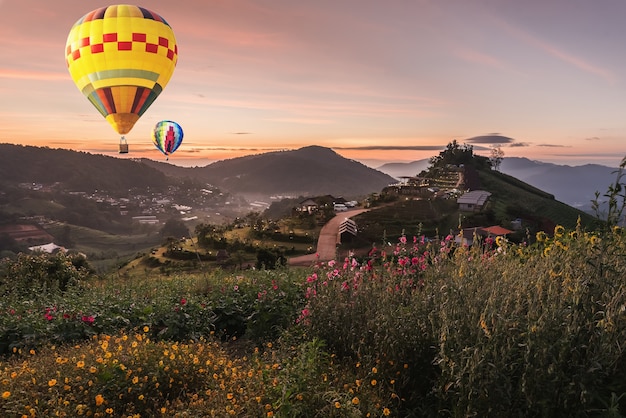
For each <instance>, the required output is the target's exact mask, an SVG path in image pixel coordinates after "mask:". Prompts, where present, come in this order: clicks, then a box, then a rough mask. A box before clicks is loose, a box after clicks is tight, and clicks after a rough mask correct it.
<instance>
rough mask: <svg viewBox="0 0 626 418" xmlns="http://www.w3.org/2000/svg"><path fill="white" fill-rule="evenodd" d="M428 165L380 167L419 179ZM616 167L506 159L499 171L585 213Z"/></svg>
mask: <svg viewBox="0 0 626 418" xmlns="http://www.w3.org/2000/svg"><path fill="white" fill-rule="evenodd" d="M428 165H429V162H428V159H423V160H417V161H412V162H409V163H389V164H384V165H382V166H380V167H378V168H377V170H379V171H382V172H383V173H387V174H389V175H390V176H393V177H394V178H396V179H400V178H402V177H406V176H416V175H417V174H419V173H420V172H421V171H422V170H425V169H426V168H427V167H428ZM616 170H617V168H616V167H607V166H604V165H599V164H585V165H580V166H569V165H559V164H553V163H546V162H541V161H535V160H531V159H528V158H522V157H505V158H503V159H502V163H501V165H500V171H501V172H502V173H505V174H508V175H510V176H513V177H515V178H517V179H518V180H521V181H523V182H525V183H528V184H530V185H532V186H534V187H536V188H538V189H540V190H543V191H545V192H548V193H550V194H552V195H554V197H555V199H556V200H558V201H561V202H563V203H566V204H568V205H570V206H573V207H575V208H578V209H581V210H583V211H585V212H590V211H591V208H592V206H591V200H593V199H594V198H595V193H596V192H600V195H602V194H604V193H605V192H606V190H607V188H608V187H609V185H611V184H612V183H614V182H615V178H616V174H615V172H616Z"/></svg>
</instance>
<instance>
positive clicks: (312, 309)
mask: <svg viewBox="0 0 626 418" xmlns="http://www.w3.org/2000/svg"><path fill="white" fill-rule="evenodd" d="M538 239H539V242H537V243H536V244H534V245H533V246H531V247H526V246H524V245H522V246H515V245H510V244H509V243H507V242H506V241H505V240H504V239H502V238H498V240H497V241H493V240H490V239H487V240H486V241H484V242H483V243H482V244H481V245H476V246H474V247H472V248H463V247H458V246H456V245H454V244H453V237H448V238H447V239H446V240H444V241H442V242H441V243H427V242H422V241H420V240H414V242H413V243H410V242H409V243H407V242H406V239H404V238H403V239H402V240H401V242H400V243H399V244H398V245H397V246H395V247H391V248H386V249H384V250H386V251H376V250H374V251H373V252H372V254H370V255H371V257H370V259H369V260H365V261H364V262H363V263H359V262H357V260H346V262H345V263H344V264H343V265H342V266H341V265H340V266H337V265H334V264H333V263H332V262H331V263H330V264H327V265H321V266H319V268H318V270H317V271H316V272H315V273H313V274H312V275H311V276H309V278H308V279H307V282H308V284H309V289H308V291H307V296H308V305H307V307H306V308H305V309H304V310H303V312H302V315H301V318H300V321H301V322H304V323H306V324H307V326H308V327H309V329H310V332H311V335H313V336H318V337H319V338H323V339H324V340H326V341H328V342H329V344H330V348H331V349H333V350H335V351H336V352H337V353H340V354H341V355H342V356H345V357H346V358H350V359H359V360H361V361H363V362H366V363H367V364H368V365H369V366H373V367H379V370H381V371H382V372H383V373H384V375H385V376H387V380H391V379H395V390H396V392H394V393H397V395H398V396H399V397H400V399H402V403H401V404H400V407H401V408H403V409H404V414H407V415H408V414H410V413H414V414H416V415H433V416H435V415H436V416H441V415H444V416H455V417H465V416H508V417H511V416H550V417H553V416H563V417H572V416H594V415H603V414H608V413H609V412H613V413H617V411H624V405H621V404H620V403H619V401H620V400H621V399H622V398H623V397H622V394H624V393H626V381H624V379H623V376H624V374H625V373H626V362H625V358H624V351H623V350H624V348H625V347H626V345H625V343H626V312H625V311H626V282H625V281H624V278H625V277H626V259H625V258H624V257H625V256H626V248H625V246H624V243H625V241H624V240H625V235H624V232H623V231H622V230H621V229H620V228H614V229H613V230H612V231H609V232H607V233H604V234H591V233H584V232H583V231H582V230H581V229H580V228H578V229H577V230H574V231H569V232H566V231H565V230H564V229H563V228H562V227H557V228H556V229H555V231H554V235H553V236H552V237H550V238H548V237H547V236H546V235H545V234H540V235H539V236H538ZM329 306H332V309H329ZM405 368H406V370H405Z"/></svg>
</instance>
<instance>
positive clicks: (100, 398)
mask: <svg viewBox="0 0 626 418" xmlns="http://www.w3.org/2000/svg"><path fill="white" fill-rule="evenodd" d="M103 403H104V397H103V396H102V395H100V394H98V395H96V406H100V405H102V404H103Z"/></svg>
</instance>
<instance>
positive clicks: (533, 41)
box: [498, 20, 616, 84]
mask: <svg viewBox="0 0 626 418" xmlns="http://www.w3.org/2000/svg"><path fill="white" fill-rule="evenodd" d="M498 24H499V25H500V26H501V27H502V28H504V29H505V30H506V31H507V32H508V33H510V34H511V35H513V36H515V37H517V38H518V39H521V40H522V41H524V42H525V43H526V44H528V45H531V46H533V47H535V48H538V49H540V50H542V51H544V52H546V53H548V54H549V55H551V56H552V57H554V58H557V59H559V60H561V61H563V62H565V63H567V64H569V65H571V66H573V67H575V68H578V69H579V70H581V71H584V72H586V73H589V74H592V75H595V76H598V77H601V78H603V79H604V80H606V81H607V82H609V83H611V84H612V83H614V82H615V81H616V76H615V74H613V72H611V71H610V70H608V69H606V68H602V67H599V66H597V65H595V64H592V63H591V62H589V61H588V60H586V59H584V58H583V57H579V56H576V55H574V54H573V53H571V52H569V51H566V50H565V49H563V48H559V47H558V46H556V45H554V44H552V43H550V42H548V41H546V40H543V39H540V38H538V37H536V36H534V35H532V34H531V33H530V32H528V31H525V30H523V29H521V28H519V27H517V26H514V25H512V24H511V23H509V22H505V21H503V20H498Z"/></svg>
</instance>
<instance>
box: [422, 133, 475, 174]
mask: <svg viewBox="0 0 626 418" xmlns="http://www.w3.org/2000/svg"><path fill="white" fill-rule="evenodd" d="M473 159H474V148H473V147H472V145H470V144H463V145H459V143H458V142H457V140H456V139H455V140H453V141H452V142H450V143H449V144H448V145H447V146H446V149H445V150H443V151H441V152H440V153H439V155H437V156H434V157H431V159H430V160H429V162H430V165H431V166H433V167H446V166H447V165H449V164H450V165H461V164H468V163H470V162H472V160H473Z"/></svg>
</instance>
